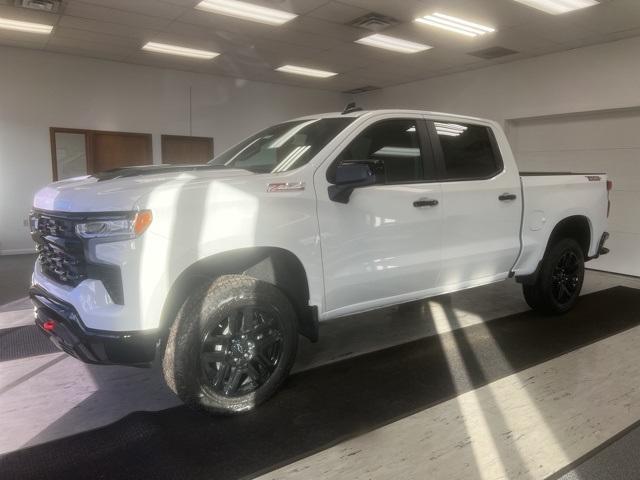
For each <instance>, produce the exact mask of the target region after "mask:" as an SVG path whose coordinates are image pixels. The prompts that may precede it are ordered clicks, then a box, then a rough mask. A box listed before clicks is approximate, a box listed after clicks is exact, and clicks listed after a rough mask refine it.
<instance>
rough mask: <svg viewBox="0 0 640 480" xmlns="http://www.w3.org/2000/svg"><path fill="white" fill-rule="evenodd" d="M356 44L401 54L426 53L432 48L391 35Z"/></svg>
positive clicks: (368, 38) (371, 38) (365, 38)
mask: <svg viewBox="0 0 640 480" xmlns="http://www.w3.org/2000/svg"><path fill="white" fill-rule="evenodd" d="M356 43H362V44H363V45H370V46H372V47H378V48H384V49H385V50H392V51H394V52H400V53H417V52H424V51H425V50H429V49H430V48H432V47H430V46H429V45H424V44H422V43H415V42H409V41H408V40H402V39H400V38H396V37H390V36H389V35H380V34H379V33H375V34H373V35H369V36H368V37H364V38H361V39H360V40H356Z"/></svg>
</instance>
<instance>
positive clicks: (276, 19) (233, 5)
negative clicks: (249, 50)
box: [196, 0, 297, 25]
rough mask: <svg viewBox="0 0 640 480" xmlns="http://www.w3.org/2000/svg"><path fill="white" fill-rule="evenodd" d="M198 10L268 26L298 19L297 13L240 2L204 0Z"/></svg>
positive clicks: (197, 6) (232, 0)
mask: <svg viewBox="0 0 640 480" xmlns="http://www.w3.org/2000/svg"><path fill="white" fill-rule="evenodd" d="M196 8H197V9H199V10H205V11H207V12H213V13H219V14H221V15H228V16H230V17H236V18H242V19H243V20H251V21H252V22H259V23H266V24H267V25H282V24H283V23H287V22H288V21H289V20H293V19H294V18H296V17H297V15H296V14H295V13H290V12H285V11H283V10H276V9H275V8H269V7H262V6H260V5H255V4H253V3H248V2H240V1H238V0H203V1H202V2H200V3H199V4H198V5H196Z"/></svg>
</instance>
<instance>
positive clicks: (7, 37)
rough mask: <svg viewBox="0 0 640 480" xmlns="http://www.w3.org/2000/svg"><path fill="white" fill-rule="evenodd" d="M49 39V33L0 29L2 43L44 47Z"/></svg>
mask: <svg viewBox="0 0 640 480" xmlns="http://www.w3.org/2000/svg"><path fill="white" fill-rule="evenodd" d="M48 41H49V36H48V35H38V34H35V33H27V32H15V31H12V30H0V45H5V46H8V47H22V48H35V49H40V48H44V47H45V46H46V45H47V42H48Z"/></svg>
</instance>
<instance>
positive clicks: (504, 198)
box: [498, 193, 518, 202]
mask: <svg viewBox="0 0 640 480" xmlns="http://www.w3.org/2000/svg"><path fill="white" fill-rule="evenodd" d="M516 198H518V196H517V195H516V194H515V193H503V194H502V195H500V196H499V197H498V200H500V201H501V202H508V201H509V200H515V199H516Z"/></svg>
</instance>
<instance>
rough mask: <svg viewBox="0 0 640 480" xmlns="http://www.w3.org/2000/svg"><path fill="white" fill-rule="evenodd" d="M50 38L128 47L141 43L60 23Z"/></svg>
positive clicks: (134, 39)
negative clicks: (64, 25) (63, 25)
mask: <svg viewBox="0 0 640 480" xmlns="http://www.w3.org/2000/svg"><path fill="white" fill-rule="evenodd" d="M52 38H68V39H75V40H81V41H87V42H94V43H99V44H105V45H120V46H124V47H130V48H136V47H138V46H139V45H140V43H141V42H140V40H138V39H136V38H132V37H123V36H120V35H109V34H106V33H101V32H95V31H90V30H79V29H77V28H69V27H62V26H60V25H59V26H57V27H56V29H55V30H54V32H53V35H52Z"/></svg>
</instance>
